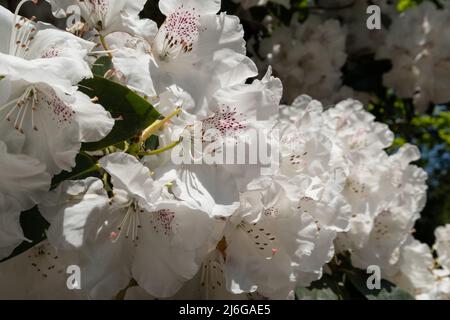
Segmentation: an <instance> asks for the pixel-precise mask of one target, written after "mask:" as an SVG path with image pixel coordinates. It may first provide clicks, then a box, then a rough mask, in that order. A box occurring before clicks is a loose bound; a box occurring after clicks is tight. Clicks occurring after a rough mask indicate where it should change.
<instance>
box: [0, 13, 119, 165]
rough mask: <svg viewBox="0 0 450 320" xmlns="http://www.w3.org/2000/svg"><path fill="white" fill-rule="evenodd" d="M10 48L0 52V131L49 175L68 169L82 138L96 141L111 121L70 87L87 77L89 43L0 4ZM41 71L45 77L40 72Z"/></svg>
mask: <svg viewBox="0 0 450 320" xmlns="http://www.w3.org/2000/svg"><path fill="white" fill-rule="evenodd" d="M0 12H1V16H0V18H1V19H0V23H1V24H2V28H1V29H2V32H5V31H6V34H5V35H4V36H5V38H7V39H9V38H10V39H11V41H10V46H9V49H6V48H5V51H4V52H0V60H1V64H0V74H1V75H2V76H3V79H2V80H1V81H0V91H1V93H2V96H1V97H0V105H1V107H0V119H1V121H2V123H1V124H0V133H1V135H2V140H3V141H4V142H5V143H6V144H7V145H8V147H9V150H10V151H11V152H14V153H24V154H27V155H29V156H31V157H34V158H36V159H39V160H40V161H41V162H42V163H43V164H44V165H46V167H47V171H48V172H49V173H51V174H54V173H58V172H60V171H61V170H70V169H71V168H72V167H73V166H74V165H75V156H76V154H77V153H78V151H79V149H80V146H81V142H92V141H98V140H100V139H101V138H103V137H104V136H106V134H108V133H109V131H110V130H111V129H112V126H113V124H114V120H113V119H112V118H111V116H110V115H109V113H108V112H106V111H105V110H104V109H103V107H102V106H100V105H97V104H95V103H93V102H91V100H90V99H89V98H88V97H87V96H85V95H84V94H82V93H81V92H78V91H77V88H76V87H75V86H74V85H75V84H76V83H78V82H79V81H81V80H82V79H83V78H87V77H91V76H92V73H91V71H90V70H89V66H88V64H87V63H86V62H85V61H84V58H85V57H86V54H87V52H88V51H89V50H91V49H92V47H93V44H91V43H89V42H86V41H84V40H82V39H79V38H77V37H75V36H73V35H71V34H69V33H67V32H63V31H60V30H57V29H52V28H51V27H49V26H45V25H42V24H35V23H34V22H33V21H29V20H27V19H25V18H22V17H19V16H17V13H16V14H15V15H13V14H11V13H10V12H9V11H7V10H6V9H4V8H3V7H1V8H0ZM43 73H45V75H46V76H45V77H42V74H43Z"/></svg>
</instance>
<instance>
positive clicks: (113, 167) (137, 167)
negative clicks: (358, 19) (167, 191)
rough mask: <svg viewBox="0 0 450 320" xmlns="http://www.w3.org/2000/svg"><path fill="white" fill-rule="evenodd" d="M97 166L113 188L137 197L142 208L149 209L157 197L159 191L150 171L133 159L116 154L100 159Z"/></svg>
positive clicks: (119, 153)
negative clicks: (104, 172)
mask: <svg viewBox="0 0 450 320" xmlns="http://www.w3.org/2000/svg"><path fill="white" fill-rule="evenodd" d="M99 164H100V165H101V167H102V168H103V169H105V170H106V171H107V172H108V173H109V174H110V175H111V177H112V183H113V185H114V188H117V189H122V190H125V191H127V192H128V193H129V194H130V195H131V196H132V197H137V198H138V199H139V200H140V203H139V204H140V205H141V206H143V207H144V208H150V207H151V206H152V204H153V203H154V201H155V200H156V199H157V198H158V197H159V194H158V191H159V190H160V189H159V188H157V187H156V184H155V182H154V181H153V179H152V177H151V176H150V170H149V169H148V168H146V167H144V166H143V165H142V164H141V163H140V162H139V161H138V160H137V159H136V158H135V157H133V156H130V155H128V154H126V153H121V152H116V153H113V154H110V155H107V156H105V157H103V158H102V159H100V161H99Z"/></svg>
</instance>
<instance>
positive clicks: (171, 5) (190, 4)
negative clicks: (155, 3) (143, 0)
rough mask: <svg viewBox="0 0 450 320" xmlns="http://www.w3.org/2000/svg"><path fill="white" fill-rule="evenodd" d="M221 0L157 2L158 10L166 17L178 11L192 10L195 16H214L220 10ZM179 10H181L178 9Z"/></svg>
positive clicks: (167, 0) (165, 0)
mask: <svg viewBox="0 0 450 320" xmlns="http://www.w3.org/2000/svg"><path fill="white" fill-rule="evenodd" d="M220 3H221V0H208V1H202V0H164V1H160V2H159V9H160V10H161V12H162V13H163V14H164V15H165V16H168V15H170V14H172V13H174V12H176V11H178V10H183V9H187V10H190V9H193V8H195V11H194V12H196V13H197V14H200V15H206V14H216V13H217V12H219V10H220ZM180 8H181V9H180Z"/></svg>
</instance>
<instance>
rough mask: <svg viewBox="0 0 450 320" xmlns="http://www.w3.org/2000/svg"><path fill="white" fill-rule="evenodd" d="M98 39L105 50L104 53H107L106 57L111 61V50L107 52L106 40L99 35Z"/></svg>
mask: <svg viewBox="0 0 450 320" xmlns="http://www.w3.org/2000/svg"><path fill="white" fill-rule="evenodd" d="M99 37H100V43H101V44H102V46H103V48H104V49H105V51H106V52H107V54H108V56H109V57H110V58H111V59H112V57H113V56H112V54H111V52H110V51H111V50H109V46H108V43H107V42H106V39H105V37H104V36H102V35H101V34H100V35H99Z"/></svg>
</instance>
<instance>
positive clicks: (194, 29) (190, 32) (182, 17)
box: [156, 5, 200, 62]
mask: <svg viewBox="0 0 450 320" xmlns="http://www.w3.org/2000/svg"><path fill="white" fill-rule="evenodd" d="M199 18H200V16H199V15H197V14H196V12H195V8H191V9H186V8H185V7H184V6H183V5H181V6H180V7H179V8H178V9H177V10H176V11H175V12H174V13H172V14H170V15H169V16H168V17H167V19H166V21H165V22H164V23H163V25H162V26H161V29H160V30H159V32H158V34H157V36H156V45H157V48H156V49H157V52H158V53H159V58H160V59H161V60H162V61H166V62H167V61H170V60H173V59H176V58H177V57H178V56H179V55H180V54H186V53H189V52H191V51H192V50H193V46H194V43H195V41H196V40H197V39H198V35H199Z"/></svg>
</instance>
